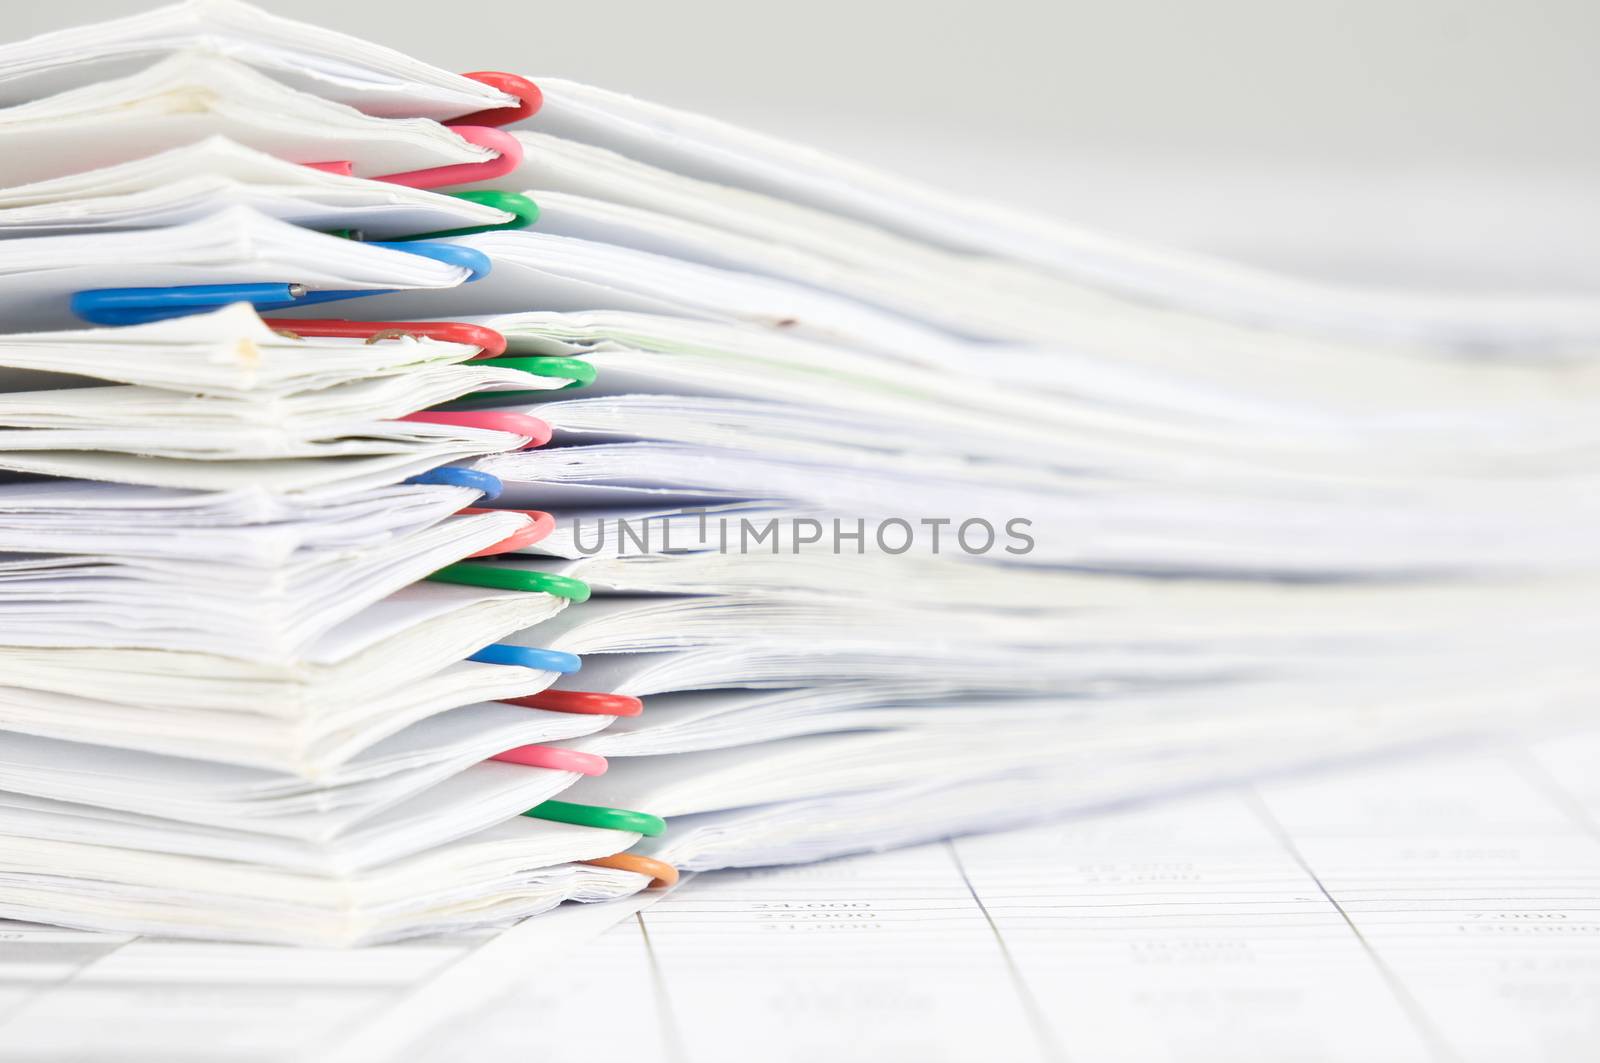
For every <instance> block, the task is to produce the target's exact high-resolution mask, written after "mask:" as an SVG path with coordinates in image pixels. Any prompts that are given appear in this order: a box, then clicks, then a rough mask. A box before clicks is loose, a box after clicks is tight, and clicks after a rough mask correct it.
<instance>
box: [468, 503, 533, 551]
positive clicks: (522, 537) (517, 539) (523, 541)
mask: <svg viewBox="0 0 1600 1063" xmlns="http://www.w3.org/2000/svg"><path fill="white" fill-rule="evenodd" d="M474 513H521V514H522V515H523V516H524V517H527V518H528V525H527V527H525V528H519V529H518V530H517V531H516V532H514V533H513V534H511V535H508V536H506V537H505V538H504V539H501V540H500V541H499V542H497V543H495V544H494V545H493V546H491V547H488V548H486V549H483V550H479V551H478V552H477V553H475V554H468V555H467V556H468V557H493V556H494V555H495V554H510V553H515V552H516V551H518V550H521V549H522V548H523V547H524V546H532V545H533V544H534V543H536V542H538V541H539V540H540V539H543V538H544V537H545V536H547V535H549V534H550V533H551V532H553V531H555V530H556V518H555V517H553V516H551V515H550V514H548V513H546V512H544V511H543V510H538V509H484V508H483V507H481V506H468V507H467V508H466V509H463V510H461V515H462V516H469V515H471V514H474Z"/></svg>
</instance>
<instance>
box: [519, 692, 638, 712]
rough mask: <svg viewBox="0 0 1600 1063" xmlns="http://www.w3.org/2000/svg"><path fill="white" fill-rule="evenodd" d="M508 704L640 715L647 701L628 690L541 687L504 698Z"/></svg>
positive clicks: (554, 709) (549, 710)
mask: <svg viewBox="0 0 1600 1063" xmlns="http://www.w3.org/2000/svg"><path fill="white" fill-rule="evenodd" d="M500 700H501V701H503V702H504V703H505V704H507V705H521V706H522V707H523V708H525V709H544V710H545V711H547V712H572V713H577V714H578V715H580V716H637V715H639V714H640V713H642V712H643V711H644V702H642V701H640V700H639V699H638V698H631V697H629V696H628V695H626V694H601V693H599V692H597V691H591V690H541V691H540V692H539V693H537V694H529V695H527V696H525V697H520V698H501V699H500Z"/></svg>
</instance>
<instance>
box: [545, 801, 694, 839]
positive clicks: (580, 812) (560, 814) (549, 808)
mask: <svg viewBox="0 0 1600 1063" xmlns="http://www.w3.org/2000/svg"><path fill="white" fill-rule="evenodd" d="M523 815H524V816H532V817H533V818H534V819H548V820H552V821H554V822H556V823H575V824H577V825H578V826H580V827H604V828H605V829H606V830H625V831H631V832H632V833H634V834H643V835H644V836H645V837H646V838H654V837H657V836H659V835H661V834H663V833H665V831H666V829H667V821H666V820H664V819H662V818H661V817H660V816H652V815H651V814H650V813H648V812H634V811H632V810H631V809H626V808H607V807H605V806H604V805H580V804H575V803H574V802H572V801H546V802H544V803H543V804H541V805H535V806H533V807H532V808H530V809H528V811H526V812H524V813H523Z"/></svg>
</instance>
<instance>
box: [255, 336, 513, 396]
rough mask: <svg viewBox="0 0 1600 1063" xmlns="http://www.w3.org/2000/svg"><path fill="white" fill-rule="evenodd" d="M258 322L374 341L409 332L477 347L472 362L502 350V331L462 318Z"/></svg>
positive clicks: (504, 349)
mask: <svg viewBox="0 0 1600 1063" xmlns="http://www.w3.org/2000/svg"><path fill="white" fill-rule="evenodd" d="M261 323H262V324H264V325H266V326H267V327H268V328H270V329H273V330H275V331H277V332H282V333H284V334H286V335H288V336H292V337H294V338H296V339H300V338H302V337H316V336H327V337H336V338H344V339H358V340H366V341H367V342H368V343H377V342H378V341H379V340H397V339H404V338H406V337H408V336H411V337H421V338H422V339H429V340H439V341H440V342H442V343H459V344H462V345H464V346H468V347H476V348H478V353H477V354H476V355H474V356H473V357H472V358H471V359H469V361H474V362H477V361H485V360H487V359H491V358H498V357H499V356H500V355H502V354H504V353H505V351H506V338H505V336H504V335H502V334H501V333H499V332H496V331H495V330H494V329H492V328H487V327H485V326H483V325H469V324H467V323H466V322H465V321H343V320H340V319H337V318H319V319H315V320H314V319H312V318H303V319H297V318H292V317H274V318H262V319H261ZM512 368H516V367H515V366H513V367H512ZM491 394H492V393H491Z"/></svg>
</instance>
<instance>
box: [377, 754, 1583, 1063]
mask: <svg viewBox="0 0 1600 1063" xmlns="http://www.w3.org/2000/svg"><path fill="white" fill-rule="evenodd" d="M1597 757H1600V736H1589V737H1586V738H1584V739H1582V740H1575V739H1564V740H1559V741H1552V742H1548V743H1544V744H1540V745H1536V746H1533V747H1522V746H1519V747H1513V748H1511V749H1509V750H1484V749H1477V750H1469V751H1457V752H1441V753H1438V754H1434V755H1429V756H1423V757H1419V758H1407V759H1397V760H1391V761H1385V762H1382V763H1374V764H1369V765H1365V766H1362V767H1359V768H1355V769H1351V770H1345V771H1342V772H1338V773H1329V774H1324V775H1320V776H1312V777H1305V778H1299V779H1291V780H1282V781H1277V782H1271V783H1265V784H1261V785H1258V786H1254V787H1237V788H1232V789H1228V790H1222V791H1216V792H1212V793H1208V794H1203V795H1197V796H1194V797H1191V798H1188V799H1184V800H1175V801H1170V802H1165V803H1161V804H1154V805H1150V806H1146V807H1138V808H1130V809H1126V810H1123V811H1118V812H1112V813H1107V814H1104V815H1098V816H1089V817H1083V818H1080V819H1077V820H1074V821H1072V822H1069V823H1064V824H1060V825H1055V826H1049V827H1041V828H1037V829H1033V830H1026V831H1017V832H1011V833H1007V834H998V835H990V836H979V837H972V838H961V839H956V840H954V841H950V842H944V843H940V844H937V845H929V846H923V847H920V848H916V849H910V850H904V851H899V852H891V853H886V854H879V855H872V856H862V857H853V858H849V859H845V860H838V861H833V862H831V863H826V864H821V865H815V866H807V867H796V868H788V869H762V870H754V871H742V872H727V873H720V874H716V875H703V876H700V877H699V878H697V879H695V880H694V881H692V882H691V883H690V884H689V885H688V886H687V887H685V888H683V889H681V890H679V891H677V892H676V893H674V894H671V895H669V896H668V897H667V898H666V899H664V900H663V901H661V902H660V903H658V904H656V905H654V906H652V907H650V908H647V909H644V910H643V911H641V912H639V913H637V914H636V915H634V916H632V917H630V918H629V919H627V920H625V921H623V922H622V923H620V924H618V925H617V926H616V927H615V928H613V929H612V930H611V931H609V932H608V933H606V934H605V935H603V936H601V937H600V938H599V939H597V940H596V941H594V942H592V943H590V944H589V945H588V946H586V947H585V948H584V949H583V950H582V951H581V952H578V953H575V954H573V955H572V956H571V957H570V959H569V962H568V963H567V964H565V965H564V966H563V969H562V970H561V971H560V972H557V973H555V974H553V975H539V974H535V973H532V972H530V974H529V977H528V978H527V979H525V980H523V981H521V982H519V983H518V986H517V988H516V989H515V990H514V991H512V992H510V993H509V994H507V995H506V996H504V997H503V998H500V999H498V1000H496V1001H494V1002H488V1001H486V1002H485V1004H484V1005H483V1007H482V1008H481V1009H480V1010H479V1012H478V1013H477V1014H475V1015H473V1016H471V1017H470V1019H469V1020H467V1021H464V1022H461V1023H458V1024H455V1025H454V1026H453V1027H452V1028H450V1029H448V1030H439V1031H437V1032H436V1033H435V1035H434V1036H433V1037H431V1038H430V1039H428V1040H427V1041H426V1042H425V1047H424V1049H423V1050H421V1051H419V1052H415V1053H413V1054H412V1055H411V1056H410V1057H409V1058H412V1059H424V1060H429V1061H433V1060H440V1061H442V1060H446V1059H451V1058H458V1056H457V1053H459V1052H463V1051H467V1050H471V1051H481V1052H485V1053H487V1054H488V1056H489V1058H498V1054H500V1053H503V1054H506V1055H509V1054H511V1053H512V1052H513V1051H515V1049H516V1046H517V1045H518V1044H524V1045H526V1044H528V1043H530V1042H529V1040H528V1039H529V1038H533V1039H534V1041H533V1042H532V1043H537V1045H538V1046H539V1050H540V1053H541V1058H545V1059H550V1060H567V1059H579V1058H586V1059H619V1060H620V1059H624V1058H629V1057H631V1056H632V1054H633V1053H634V1052H635V1051H637V1050H639V1049H640V1047H641V1046H647V1048H646V1051H647V1054H650V1053H654V1054H655V1055H657V1056H659V1057H660V1058H666V1059H676V1060H695V1061H701V1060H706V1061H718V1060H735V1059H743V1060H748V1059H750V1058H761V1059H774V1060H791V1059H792V1060H802V1059H805V1060H814V1059H816V1058H818V1055H819V1053H820V1054H825V1055H826V1056H827V1058H830V1059H863V1060H866V1059H874V1060H884V1059H889V1060H899V1059H907V1060H910V1059H916V1060H952V1061H954V1060H981V1059H999V1058H1006V1059H1041V1060H1062V1059H1065V1060H1073V1061H1094V1060H1118V1061H1120V1060H1240V1059H1261V1060H1275V1061H1277V1060H1361V1061H1377V1060H1394V1061H1412V1060H1418V1061H1438V1060H1459V1061H1485V1063H1487V1061H1500V1060H1507V1059H1517V1060H1574V1059H1588V1058H1594V1056H1595V1053H1596V1047H1595V1046H1596V1045H1600V831H1597V829H1596V825H1595V823H1596V813H1597V812H1600V786H1597V785H1596V783H1595V782H1594V781H1593V779H1592V775H1593V773H1592V772H1591V771H1587V770H1586V766H1588V765H1592V764H1595V763H1600V759H1597ZM624 1002H625V1005H624ZM596 1030H603V1031H605V1035H604V1036H603V1037H598V1038H597V1037H596V1036H595V1034H594V1031H596Z"/></svg>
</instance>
